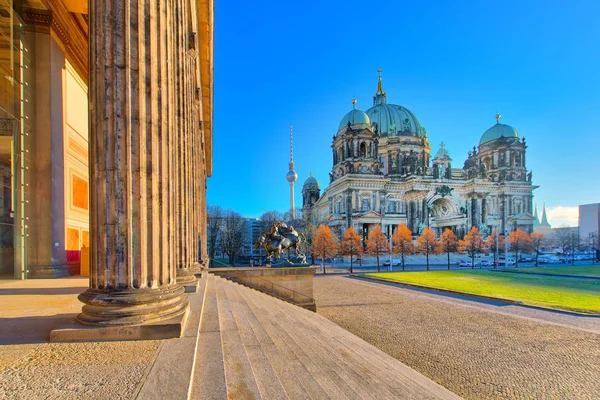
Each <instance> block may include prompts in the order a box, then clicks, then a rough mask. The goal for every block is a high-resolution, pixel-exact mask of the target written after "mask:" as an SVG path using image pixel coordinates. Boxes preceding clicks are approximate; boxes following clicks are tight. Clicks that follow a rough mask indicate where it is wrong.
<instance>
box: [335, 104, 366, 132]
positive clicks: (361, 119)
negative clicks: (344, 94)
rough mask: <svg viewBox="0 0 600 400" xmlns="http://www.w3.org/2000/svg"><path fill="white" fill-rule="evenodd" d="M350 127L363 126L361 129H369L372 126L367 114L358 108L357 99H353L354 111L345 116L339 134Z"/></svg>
mask: <svg viewBox="0 0 600 400" xmlns="http://www.w3.org/2000/svg"><path fill="white" fill-rule="evenodd" d="M348 125H350V126H353V125H362V126H361V128H369V127H370V126H371V120H370V119H369V116H368V115H367V113H366V112H364V111H361V110H358V109H357V108H356V99H352V110H350V112H349V113H347V114H346V115H344V118H342V120H341V121H340V125H339V126H338V132H339V131H341V130H342V129H344V128H346V127H348Z"/></svg>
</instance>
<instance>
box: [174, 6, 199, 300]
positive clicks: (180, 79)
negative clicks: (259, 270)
mask: <svg viewBox="0 0 600 400" xmlns="http://www.w3.org/2000/svg"><path fill="white" fill-rule="evenodd" d="M170 4H172V11H173V19H172V21H173V26H172V28H171V29H173V31H174V43H173V48H172V49H171V51H172V52H173V59H174V65H175V66H176V67H175V69H174V71H173V72H174V84H175V96H176V105H177V107H176V109H175V113H176V114H175V123H174V124H173V125H174V127H175V132H176V133H175V135H176V142H175V159H174V171H176V172H177V173H176V175H175V176H174V179H173V181H174V183H175V187H176V189H175V191H174V193H175V217H176V226H175V238H176V240H175V242H176V250H175V263H176V265H177V283H179V284H182V285H184V286H185V287H186V290H187V291H194V290H195V289H194V285H195V283H196V282H197V279H196V275H195V272H199V269H198V266H197V264H196V262H197V260H196V248H197V243H196V239H195V232H196V226H195V221H194V214H195V205H196V201H195V190H193V189H194V184H195V182H194V177H195V176H194V175H195V174H194V169H195V168H194V160H193V158H192V156H193V147H194V140H195V137H196V136H197V126H196V125H195V123H194V122H195V121H194V109H193V107H194V106H195V95H194V90H195V85H193V78H194V74H193V63H192V59H191V58H190V56H189V55H188V49H189V43H188V40H189V39H188V38H189V35H190V33H191V32H190V31H189V29H188V27H189V26H190V25H189V21H188V18H189V15H188V13H187V10H186V7H185V3H184V2H183V1H180V0H175V1H173V2H172V3H170Z"/></svg>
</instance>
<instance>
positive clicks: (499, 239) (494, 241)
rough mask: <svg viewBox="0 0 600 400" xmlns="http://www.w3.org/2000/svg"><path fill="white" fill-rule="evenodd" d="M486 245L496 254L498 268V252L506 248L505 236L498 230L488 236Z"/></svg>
mask: <svg viewBox="0 0 600 400" xmlns="http://www.w3.org/2000/svg"><path fill="white" fill-rule="evenodd" d="M485 247H486V248H487V249H488V250H489V251H490V252H491V253H492V254H493V255H494V268H496V260H497V259H498V252H499V251H500V249H503V248H504V236H503V235H499V234H498V232H493V233H492V234H491V235H489V236H488V237H487V240H486V241H485Z"/></svg>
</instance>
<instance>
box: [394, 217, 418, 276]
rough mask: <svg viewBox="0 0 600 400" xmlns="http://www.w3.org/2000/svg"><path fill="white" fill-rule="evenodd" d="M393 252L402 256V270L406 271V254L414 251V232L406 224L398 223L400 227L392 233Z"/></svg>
mask: <svg viewBox="0 0 600 400" xmlns="http://www.w3.org/2000/svg"><path fill="white" fill-rule="evenodd" d="M392 244H393V248H392V253H393V254H400V255H401V256H402V271H404V256H405V255H407V254H412V253H413V252H414V244H413V240H412V233H411V231H410V229H408V228H407V227H406V225H405V224H400V225H398V229H396V232H394V234H393V235H392Z"/></svg>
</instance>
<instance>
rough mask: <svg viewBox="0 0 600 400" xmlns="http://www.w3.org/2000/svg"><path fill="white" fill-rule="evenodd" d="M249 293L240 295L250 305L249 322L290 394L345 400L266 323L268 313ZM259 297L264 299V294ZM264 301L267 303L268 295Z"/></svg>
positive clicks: (248, 309) (241, 291)
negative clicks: (252, 300) (250, 298)
mask: <svg viewBox="0 0 600 400" xmlns="http://www.w3.org/2000/svg"><path fill="white" fill-rule="evenodd" d="M247 292H248V291H247V290H239V291H237V292H236V295H237V296H238V297H241V298H243V299H245V301H246V302H247V304H249V306H248V308H247V309H246V313H247V316H248V320H249V321H250V322H251V326H252V328H253V330H254V331H255V332H257V333H258V334H257V336H260V337H262V338H263V339H262V341H261V345H262V346H263V347H264V348H265V350H266V351H268V352H269V353H268V354H269V359H270V360H271V361H272V362H273V363H274V365H277V366H278V368H277V373H278V375H279V376H280V379H281V381H282V383H284V386H286V392H287V393H288V395H289V396H290V397H292V398H328V397H334V398H335V397H337V398H344V397H343V396H339V395H338V396H332V395H335V394H336V393H338V392H339V391H337V392H336V390H335V389H331V388H328V387H326V386H323V385H321V383H322V382H323V378H322V377H321V375H320V374H319V375H316V374H315V373H314V371H311V370H310V368H307V366H306V365H305V364H304V363H303V362H302V360H301V358H300V357H297V356H296V354H295V353H294V352H293V351H292V349H291V348H290V344H291V342H289V341H287V342H286V340H285V338H283V337H281V334H280V333H279V332H277V331H276V330H274V328H273V327H272V324H271V321H269V320H268V319H267V320H264V318H263V315H266V314H265V313H264V312H263V311H262V310H261V309H260V308H259V307H256V306H255V305H254V303H252V302H250V300H249V298H248V297H247V296H246V294H247ZM258 294H259V295H260V296H263V295H262V293H258ZM262 300H263V301H264V296H263V298H262ZM257 312H258V313H259V314H258V315H257V314H256V313H257ZM260 314H262V315H260ZM319 373H320V371H319ZM328 389H329V390H328Z"/></svg>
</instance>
